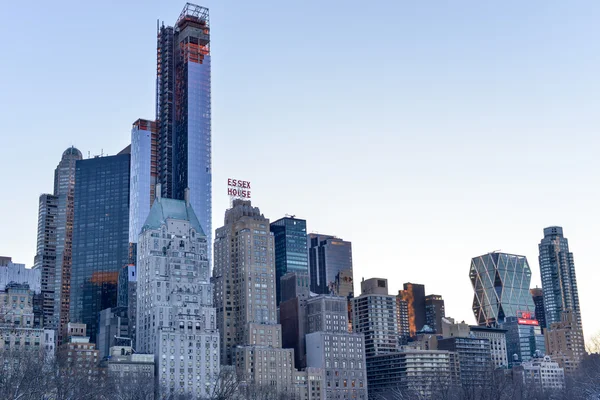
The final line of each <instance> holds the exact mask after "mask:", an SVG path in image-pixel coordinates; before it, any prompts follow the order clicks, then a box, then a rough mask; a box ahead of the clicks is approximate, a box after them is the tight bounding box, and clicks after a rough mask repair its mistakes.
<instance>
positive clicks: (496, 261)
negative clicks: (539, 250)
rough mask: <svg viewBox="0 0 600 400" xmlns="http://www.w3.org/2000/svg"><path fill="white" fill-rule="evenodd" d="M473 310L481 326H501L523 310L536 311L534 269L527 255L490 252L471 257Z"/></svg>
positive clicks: (470, 276) (470, 271) (470, 272)
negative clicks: (532, 293) (533, 290)
mask: <svg viewBox="0 0 600 400" xmlns="http://www.w3.org/2000/svg"><path fill="white" fill-rule="evenodd" d="M469 278H470V279H471V285H472V286H473V291H474V293H475V294H474V296H473V313H474V314H475V319H476V320H477V324H478V325H480V326H497V325H498V324H501V323H503V322H504V320H505V318H507V317H516V316H517V313H518V312H519V311H527V312H531V313H533V312H534V311H535V306H534V305H533V300H532V299H531V295H530V294H529V284H530V282H531V269H530V268H529V264H528V263H527V258H526V257H525V256H518V255H514V254H507V253H498V252H495V253H488V254H484V255H482V256H479V257H474V258H473V259H472V260H471V268H470V270H469Z"/></svg>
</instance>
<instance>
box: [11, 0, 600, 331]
mask: <svg viewBox="0 0 600 400" xmlns="http://www.w3.org/2000/svg"><path fill="white" fill-rule="evenodd" d="M183 5H184V2H183V1H182V2H177V1H158V0H144V1H141V0H128V1H96V2H81V1H60V0H59V1H55V2H42V1H37V0H34V1H30V2H27V3H26V4H21V3H19V2H9V1H7V0H3V1H2V7H1V9H2V17H3V18H2V24H0V37H2V38H3V42H2V58H1V59H2V62H0V120H1V121H2V125H1V126H0V139H1V140H0V143H1V144H0V148H1V150H2V151H1V156H0V160H1V163H2V168H1V169H0V180H1V181H2V185H3V188H2V191H1V193H2V194H1V195H0V254H2V255H7V256H12V257H13V261H15V262H21V263H25V264H27V266H32V264H33V258H34V255H35V251H36V231H37V212H38V197H39V195H40V194H41V193H46V192H52V189H53V173H54V168H55V167H56V165H57V164H58V162H59V160H60V157H61V154H62V152H63V151H64V150H65V149H66V148H67V147H69V146H71V145H74V146H75V147H77V148H79V149H80V150H81V151H82V153H83V154H84V156H85V157H87V156H88V154H90V155H92V156H93V155H96V154H101V153H103V154H116V153H117V152H118V151H120V150H121V149H122V148H124V147H125V146H126V145H127V144H128V142H129V139H130V130H131V124H132V123H133V122H134V121H135V120H136V119H138V118H148V119H152V118H154V102H155V74H156V24H157V19H160V20H162V21H165V23H166V24H173V23H174V22H175V20H176V19H177V16H178V15H179V12H180V11H181V9H182V8H183ZM201 5H204V6H207V7H209V8H210V23H211V52H212V117H213V120H212V134H213V139H212V140H213V142H212V143H213V212H214V215H213V227H215V228H216V227H218V226H221V225H222V221H223V215H224V211H225V209H226V208H227V207H228V205H229V199H228V197H227V194H226V183H227V178H229V177H231V178H240V179H244V180H249V181H252V188H253V190H252V197H253V204H254V205H256V206H259V207H260V209H261V211H262V212H263V213H264V214H265V216H267V217H269V218H270V219H271V220H275V219H278V218H280V217H282V216H284V215H285V214H294V215H296V216H297V217H298V218H304V219H306V220H307V224H308V229H309V231H316V232H320V233H326V234H332V235H337V236H339V237H341V238H343V239H345V240H350V241H352V246H353V262H354V277H355V291H356V292H359V289H360V285H359V281H360V280H361V279H362V278H363V277H364V278H365V279H368V278H371V277H385V278H387V279H388V281H389V286H390V288H391V289H392V292H393V293H396V292H397V290H398V289H401V288H402V284H403V283H404V282H413V283H422V284H425V285H426V292H427V293H428V294H440V295H442V296H443V297H444V299H445V301H446V314H447V315H448V316H452V317H454V318H456V319H458V320H465V321H467V322H469V323H475V319H474V317H473V313H472V310H471V305H472V299H473V291H472V288H471V283H470V280H469V275H468V272H469V265H470V260H471V258H472V257H474V256H478V255H481V254H485V253H487V252H490V251H494V250H502V251H505V252H509V253H513V254H522V255H525V256H527V258H528V261H529V264H530V266H531V270H532V283H531V286H532V287H535V286H536V285H540V278H539V264H538V260H537V256H538V249H537V245H538V243H539V241H540V239H541V238H542V236H543V228H544V227H547V226H551V225H559V226H562V227H563V228H564V232H565V236H566V237H567V238H568V239H569V242H570V247H571V251H572V252H573V253H574V256H575V263H576V271H577V279H578V282H579V296H580V302H581V308H582V314H583V324H584V331H585V334H586V336H588V337H589V336H591V335H592V334H595V333H598V332H600V318H598V317H599V316H598V311H597V310H598V308H597V297H596V296H595V294H594V293H595V290H597V287H598V284H599V283H600V282H599V280H600V278H599V276H600V275H599V273H598V272H597V271H598V269H597V268H598V264H599V262H598V252H597V248H598V242H599V233H600V231H599V230H598V228H597V227H598V226H599V225H600V214H599V213H598V204H599V200H600V189H599V186H598V178H599V171H600V158H599V157H598V150H599V146H600V139H599V138H600V136H599V135H598V131H599V129H600V128H599V127H600V113H599V112H598V110H599V106H600V80H599V78H598V76H599V75H598V71H600V40H599V39H600V37H599V36H600V25H598V23H597V21H598V20H599V19H600V3H599V2H597V1H583V0H582V1H578V2H563V1H552V0H551V1H541V0H539V1H538V0H534V1H529V2H522V1H512V0H508V1H503V2H481V1H469V0H466V1H461V2H453V1H438V2H421V1H413V2H409V1H397V0H394V1H377V0H374V1H372V2H364V1H361V2H358V1H353V0H345V1H341V0H331V1H326V2H323V1H316V0H305V1H281V0H265V1H262V0H255V1H241V0H236V1H223V0H222V1H214V0H210V1H209V0H206V1H205V2H204V3H202V4H201Z"/></svg>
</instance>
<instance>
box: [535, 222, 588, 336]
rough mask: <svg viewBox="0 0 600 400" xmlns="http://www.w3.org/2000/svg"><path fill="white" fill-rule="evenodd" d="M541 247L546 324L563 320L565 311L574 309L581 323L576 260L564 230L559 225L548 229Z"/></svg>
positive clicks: (540, 258)
mask: <svg viewBox="0 0 600 400" xmlns="http://www.w3.org/2000/svg"><path fill="white" fill-rule="evenodd" d="M539 250H540V256H539V262H540V275H541V278H542V289H543V295H544V309H545V319H546V326H550V325H552V324H553V323H555V322H561V321H562V314H561V313H562V312H563V311H564V310H571V311H572V312H573V313H574V315H575V317H576V320H577V323H578V324H579V325H581V310H580V308H579V292H578V290H577V277H576V276H575V261H574V258H573V253H571V252H570V251H569V241H568V240H567V238H565V237H564V236H563V229H562V228H561V227H560V226H551V227H548V228H545V229H544V238H543V239H542V241H541V242H540V244H539Z"/></svg>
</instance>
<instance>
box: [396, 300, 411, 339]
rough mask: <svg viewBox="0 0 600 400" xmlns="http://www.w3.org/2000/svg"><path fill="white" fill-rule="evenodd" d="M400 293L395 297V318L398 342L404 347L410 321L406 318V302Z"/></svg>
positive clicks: (408, 334)
mask: <svg viewBox="0 0 600 400" xmlns="http://www.w3.org/2000/svg"><path fill="white" fill-rule="evenodd" d="M401 292H402V291H400V292H399V293H398V295H397V296H396V313H397V317H396V318H397V320H398V335H399V339H398V341H399V342H400V344H402V345H404V344H406V343H407V341H408V339H409V338H410V322H409V321H410V320H409V318H408V302H407V301H406V300H403V299H402V294H401Z"/></svg>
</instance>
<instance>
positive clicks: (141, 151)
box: [129, 120, 157, 243]
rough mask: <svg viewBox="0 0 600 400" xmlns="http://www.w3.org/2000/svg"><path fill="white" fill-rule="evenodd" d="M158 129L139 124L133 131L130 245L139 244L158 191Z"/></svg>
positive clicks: (152, 124) (142, 122) (149, 124)
mask: <svg viewBox="0 0 600 400" xmlns="http://www.w3.org/2000/svg"><path fill="white" fill-rule="evenodd" d="M156 175H157V173H156V125H155V123H154V121H145V120H137V121H136V122H135V123H134V124H133V128H132V129H131V167H130V177H131V178H130V181H129V187H130V190H129V192H130V198H129V242H130V243H137V241H138V236H139V235H140V233H141V231H142V226H143V225H144V221H146V218H148V213H150V206H151V205H152V201H153V200H154V190H155V187H156V183H157V182H156Z"/></svg>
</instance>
